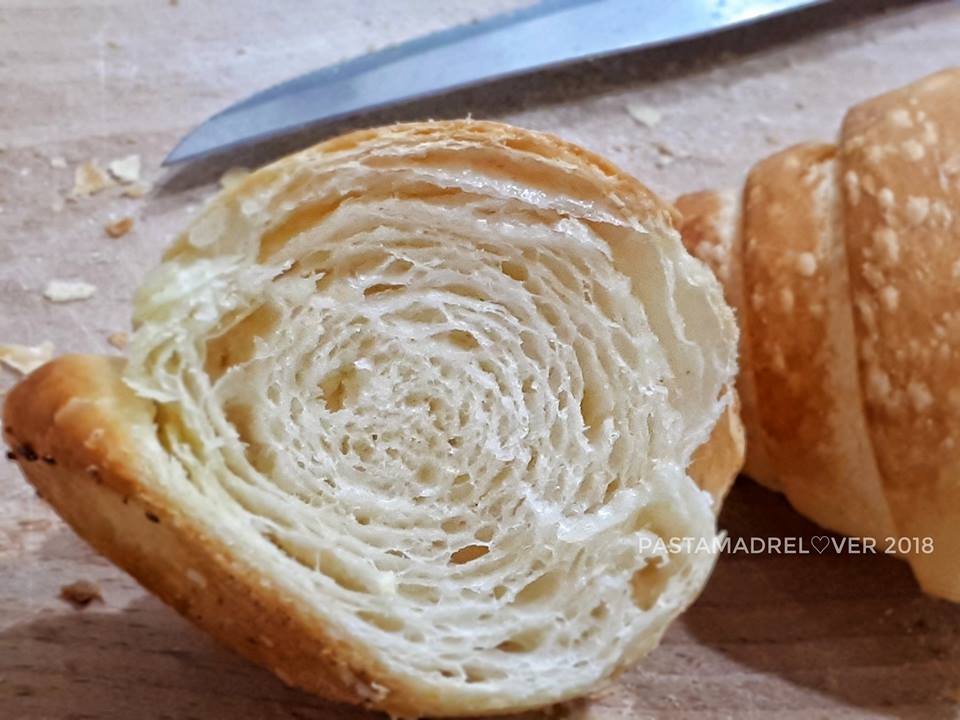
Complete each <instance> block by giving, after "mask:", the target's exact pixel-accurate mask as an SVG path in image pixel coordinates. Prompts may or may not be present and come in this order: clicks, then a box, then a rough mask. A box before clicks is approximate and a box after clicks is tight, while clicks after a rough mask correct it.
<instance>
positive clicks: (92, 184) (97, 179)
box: [70, 160, 116, 197]
mask: <svg viewBox="0 0 960 720" xmlns="http://www.w3.org/2000/svg"><path fill="white" fill-rule="evenodd" d="M114 185H116V183H115V182H114V180H113V178H112V177H110V175H109V174H108V173H107V171H106V170H104V169H103V168H102V167H100V166H99V165H97V162H96V160H88V161H87V162H85V163H81V164H80V165H77V167H76V169H75V170H74V171H73V190H72V191H71V192H70V195H71V197H86V196H88V195H96V194H97V193H98V192H100V191H102V190H106V189H107V188H108V187H112V186H114Z"/></svg>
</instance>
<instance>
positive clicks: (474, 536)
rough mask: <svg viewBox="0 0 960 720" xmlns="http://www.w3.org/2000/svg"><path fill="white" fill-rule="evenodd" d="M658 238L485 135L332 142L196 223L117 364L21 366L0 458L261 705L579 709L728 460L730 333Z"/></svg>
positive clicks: (658, 604)
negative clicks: (248, 671) (274, 700)
mask: <svg viewBox="0 0 960 720" xmlns="http://www.w3.org/2000/svg"><path fill="white" fill-rule="evenodd" d="M672 212H673V211H672V210H671V209H670V208H669V206H667V205H665V204H663V203H661V201H660V200H658V199H657V198H656V197H655V196H653V195H652V194H651V193H649V192H648V191H647V190H646V189H645V188H644V187H643V186H641V185H640V184H639V183H637V182H636V181H635V180H633V179H632V178H630V177H628V176H626V175H624V174H623V173H622V172H620V171H619V170H617V169H616V168H614V167H612V166H611V165H609V164H608V163H606V162H604V161H603V160H601V159H599V158H597V157H596V156H594V155H592V154H590V153H587V152H586V151H584V150H582V149H580V148H577V147H575V146H572V145H569V144H566V143H563V142H561V141H559V140H557V139H556V138H553V137H550V136H546V135H541V134H537V133H532V132H528V131H523V130H519V129H516V128H511V127H508V126H504V125H498V124H492V123H481V122H470V121H464V122H450V123H425V124H414V125H401V126H394V127H388V128H383V129H378V130H372V131H365V132H360V133H354V134H351V135H347V136H345V137H342V138H338V139H335V140H332V141H330V142H327V143H324V144H322V145H319V146H317V147H315V148H311V149H309V150H307V151H304V152H302V153H299V154H297V155H294V156H291V157H289V158H285V159H283V160H281V161H279V162H278V163H276V164H274V165H271V166H269V167H266V168H264V169H262V170H260V171H258V172H256V173H254V174H252V175H250V176H249V177H247V178H246V179H244V180H243V181H241V182H240V183H238V184H237V185H235V186H233V187H231V188H230V189H228V190H227V191H225V192H223V193H221V195H220V196H218V197H217V198H216V199H215V200H214V201H213V202H212V203H210V204H209V205H208V206H207V208H206V209H205V210H204V211H203V213H202V214H201V215H200V217H198V219H197V220H196V221H194V222H193V224H192V225H191V226H190V227H189V228H188V229H187V230H186V231H185V232H184V233H183V234H182V235H181V236H180V237H179V238H178V239H177V241H176V243H175V244H174V245H173V246H172V248H171V249H170V250H169V251H168V252H167V254H166V256H165V258H164V261H163V263H162V264H161V265H160V267H159V268H157V269H156V270H155V271H153V272H152V273H151V274H150V275H149V276H148V278H147V279H146V281H145V283H144V285H143V287H142V288H141V290H140V292H139V294H138V296H137V299H136V307H135V313H134V323H135V326H136V332H135V333H134V335H133V337H132V339H131V343H130V348H129V353H130V356H129V359H128V361H126V363H122V362H120V361H117V360H108V359H105V358H96V357H85V356H72V357H66V358H61V359H59V360H56V361H54V362H53V363H50V364H48V365H46V366H44V367H43V368H41V369H40V370H38V371H37V372H35V373H34V374H33V375H31V376H30V377H29V378H28V379H26V380H25V381H24V382H23V383H22V384H21V385H20V386H19V387H17V388H16V389H14V390H13V391H12V392H11V394H10V396H9V398H8V400H7V403H6V408H5V416H4V417H5V435H6V438H7V440H8V443H9V444H10V445H11V447H13V448H14V449H15V452H16V453H17V454H18V459H19V461H20V463H21V465H22V467H23V469H24V472H25V473H26V475H27V477H28V478H29V479H30V481H31V482H32V483H34V484H35V485H36V487H37V488H38V490H39V491H40V493H41V494H42V495H43V497H45V498H47V500H48V501H49V502H50V503H51V504H52V505H53V506H54V507H55V508H56V509H57V510H58V511H59V512H60V514H61V515H63V517H64V518H65V519H66V520H67V521H68V522H69V523H70V524H71V525H72V526H73V527H74V528H75V529H76V530H77V531H78V532H79V533H80V534H81V535H82V536H83V537H85V538H86V539H87V540H88V541H89V542H90V543H91V544H92V545H93V546H94V547H96V548H97V549H98V550H100V551H101V552H103V553H104V554H105V555H107V556H108V557H110V558H111V559H113V560H114V561H115V562H116V563H117V564H119V565H120V566H121V567H123V568H125V569H126V570H128V571H129V572H130V573H131V574H132V575H133V576H134V577H136V578H137V579H138V580H139V581H140V582H142V583H143V584H144V585H145V586H146V587H147V588H149V589H150V590H152V591H154V592H155V593H157V594H158V595H159V596H160V597H162V598H163V599H164V600H165V601H167V602H168V603H170V604H171V605H173V606H174V607H176V608H177V609H178V610H180V611H181V612H182V613H184V614H185V615H186V616H187V617H189V618H191V619H192V620H193V621H195V622H196V623H197V624H198V625H200V626H201V627H203V628H205V629H206V630H208V631H209V632H210V633H212V634H213V635H215V636H216V637H217V638H219V639H220V640H221V641H223V642H224V643H226V644H227V645H229V646H230V647H232V648H234V649H235V650H237V651H238V652H240V653H242V654H243V655H245V656H246V657H249V658H251V659H253V660H255V661H256V662H258V663H261V664H262V665H264V666H266V667H268V668H270V669H272V670H273V671H274V672H275V673H276V674H277V675H279V676H280V677H281V678H282V679H283V680H284V681H286V682H288V683H290V684H292V685H296V686H299V687H302V688H306V689H308V690H311V691H314V692H317V693H320V694H322V695H325V696H327V697H330V698H332V699H335V700H342V701H347V702H354V703H360V704H365V705H368V706H370V707H376V708H381V709H384V710H387V711H390V712H392V713H394V714H397V715H405V716H415V715H472V714H479V713H486V712H506V711H511V710H520V709H524V708H532V707H537V706H542V705H546V704H550V703H554V702H558V701H561V700H564V699H566V698H570V697H574V696H577V695H581V694H584V693H588V692H590V691H592V690H595V689H596V688H597V687H598V686H600V685H601V684H602V683H603V682H604V681H606V680H608V679H609V678H611V677H613V676H614V675H616V674H617V673H618V672H620V671H621V670H622V669H623V668H624V667H625V666H626V665H627V664H628V663H630V662H631V661H633V660H635V659H637V658H639V657H640V656H642V655H643V654H644V653H646V652H647V651H649V650H650V649H651V648H652V647H654V646H655V644H656V643H657V641H658V639H659V637H660V636H661V634H662V633H663V631H664V629H665V628H666V626H667V624H668V623H669V622H670V621H671V620H672V619H673V618H674V617H676V616H677V614H678V613H680V612H681V611H682V610H683V609H684V608H685V607H686V606H687V605H688V604H689V603H690V602H691V601H692V600H693V599H694V598H695V597H696V595H697V593H698V592H699V590H700V589H701V587H702V586H703V584H704V582H705V580H706V578H707V576H708V574H709V572H710V569H711V567H712V564H713V561H714V557H715V552H714V548H713V546H712V542H713V540H714V539H715V537H716V524H715V519H714V512H715V510H716V505H717V503H716V502H715V501H714V500H713V499H712V497H711V493H713V494H714V495H717V496H720V495H722V492H723V490H724V489H725V487H726V486H727V484H728V483H729V481H730V479H731V478H732V476H733V475H734V474H735V473H736V471H737V469H738V468H739V465H740V462H741V460H742V450H743V447H742V436H741V432H740V427H739V420H738V419H737V417H736V414H735V411H734V409H733V408H734V396H733V391H732V389H731V382H732V379H733V377H734V375H735V373H736V358H735V353H736V345H737V332H736V328H735V325H734V321H733V317H732V314H731V312H730V310H729V308H728V307H727V306H726V305H725V304H724V301H723V299H722V293H721V290H720V287H719V285H718V284H717V282H716V280H715V279H714V277H713V275H712V274H711V273H710V272H709V270H707V268H706V266H705V265H703V264H702V263H700V262H699V261H698V260H695V259H693V258H692V257H691V256H689V255H688V254H687V253H686V252H685V250H684V249H683V247H682V244H681V242H680V238H679V235H678V234H677V233H676V231H675V230H674V229H673V227H672ZM718 421H719V424H718ZM711 433H712V439H709V438H711ZM708 439H709V441H708ZM695 455H696V461H695V462H693V461H694V456H695ZM693 475H696V476H697V481H699V483H700V485H699V486H698V482H697V481H695V480H694V479H693V477H692V476H693ZM701 488H706V489H701ZM708 490H709V492H708ZM672 539H676V540H681V539H682V540H683V542H682V544H681V545H680V546H679V547H678V546H677V544H676V542H675V543H673V544H669V541H670V540H672Z"/></svg>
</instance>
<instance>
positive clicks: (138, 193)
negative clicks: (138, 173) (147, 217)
mask: <svg viewBox="0 0 960 720" xmlns="http://www.w3.org/2000/svg"><path fill="white" fill-rule="evenodd" d="M150 187H151V186H150V183H146V182H143V181H141V182H135V183H133V184H132V185H127V186H126V187H125V188H124V189H123V195H124V197H128V198H142V197H143V196H144V195H146V194H147V193H148V192H150Z"/></svg>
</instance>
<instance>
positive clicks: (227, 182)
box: [220, 166, 250, 190]
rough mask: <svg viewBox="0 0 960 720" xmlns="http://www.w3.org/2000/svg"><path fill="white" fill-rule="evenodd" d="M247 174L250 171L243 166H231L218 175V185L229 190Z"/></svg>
mask: <svg viewBox="0 0 960 720" xmlns="http://www.w3.org/2000/svg"><path fill="white" fill-rule="evenodd" d="M249 174H250V171H249V170H248V169H247V168H245V167H239V166H238V167H232V168H230V169H229V170H227V171H226V172H225V173H224V174H223V175H221V176H220V187H222V188H223V189H224V190H229V189H230V188H232V187H233V186H234V185H236V184H237V183H239V182H240V181H241V180H243V179H244V178H245V177H246V176H247V175H249Z"/></svg>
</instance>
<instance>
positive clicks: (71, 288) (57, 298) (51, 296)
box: [43, 280, 97, 303]
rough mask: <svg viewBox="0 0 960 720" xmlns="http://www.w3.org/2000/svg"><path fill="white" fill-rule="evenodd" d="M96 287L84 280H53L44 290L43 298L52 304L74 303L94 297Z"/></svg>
mask: <svg viewBox="0 0 960 720" xmlns="http://www.w3.org/2000/svg"><path fill="white" fill-rule="evenodd" d="M96 291H97V286H96V285H91V284H90V283H87V282H83V281H82V280H51V281H50V282H48V283H47V286H46V287H45V288H44V289H43V296H44V297H45V298H46V299H47V300H49V301H50V302H58V303H59V302H73V301H75V300H86V299H88V298H91V297H93V294H94V293H95V292H96Z"/></svg>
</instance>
